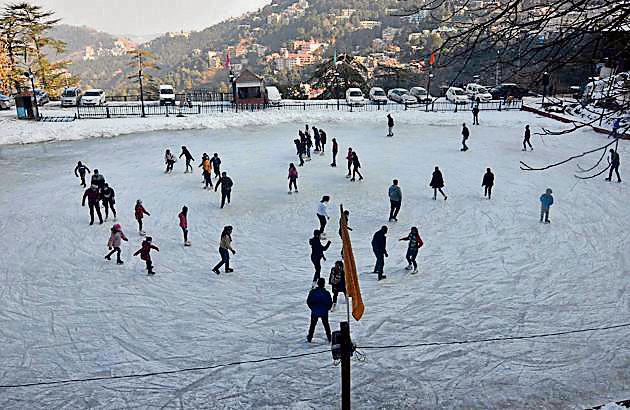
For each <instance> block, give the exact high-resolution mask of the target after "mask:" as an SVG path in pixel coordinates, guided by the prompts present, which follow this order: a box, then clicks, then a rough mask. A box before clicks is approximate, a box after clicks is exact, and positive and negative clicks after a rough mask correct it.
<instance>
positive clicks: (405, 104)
mask: <svg viewBox="0 0 630 410" xmlns="http://www.w3.org/2000/svg"><path fill="white" fill-rule="evenodd" d="M405 111H407V102H405Z"/></svg>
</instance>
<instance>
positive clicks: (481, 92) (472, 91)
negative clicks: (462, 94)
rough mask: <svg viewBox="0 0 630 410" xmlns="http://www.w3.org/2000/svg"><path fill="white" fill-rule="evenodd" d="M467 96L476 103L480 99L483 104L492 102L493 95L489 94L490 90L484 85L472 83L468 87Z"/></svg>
mask: <svg viewBox="0 0 630 410" xmlns="http://www.w3.org/2000/svg"><path fill="white" fill-rule="evenodd" d="M466 94H468V96H469V97H470V99H471V100H473V101H476V100H477V98H479V101H481V102H488V101H490V100H492V94H490V92H488V88H486V87H484V86H483V85H479V84H475V83H470V84H468V85H467V86H466Z"/></svg>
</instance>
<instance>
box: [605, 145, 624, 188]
mask: <svg viewBox="0 0 630 410" xmlns="http://www.w3.org/2000/svg"><path fill="white" fill-rule="evenodd" d="M609 152H610V171H609V172H608V178H606V181H610V180H611V179H612V174H613V171H615V173H616V174H617V182H621V177H620V176H619V164H620V161H619V153H618V152H617V151H615V150H614V149H612V148H611V149H610V150H609Z"/></svg>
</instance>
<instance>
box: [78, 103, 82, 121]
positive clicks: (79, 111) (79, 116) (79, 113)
mask: <svg viewBox="0 0 630 410" xmlns="http://www.w3.org/2000/svg"><path fill="white" fill-rule="evenodd" d="M77 119H81V110H80V109H79V104H77Z"/></svg>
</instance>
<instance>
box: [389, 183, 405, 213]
mask: <svg viewBox="0 0 630 410" xmlns="http://www.w3.org/2000/svg"><path fill="white" fill-rule="evenodd" d="M387 195H388V196H389V203H390V207H389V222H392V221H398V212H400V205H401V204H402V190H401V189H400V186H398V180H397V179H395V180H393V181H392V185H391V186H390V187H389V190H388V191H387Z"/></svg>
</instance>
